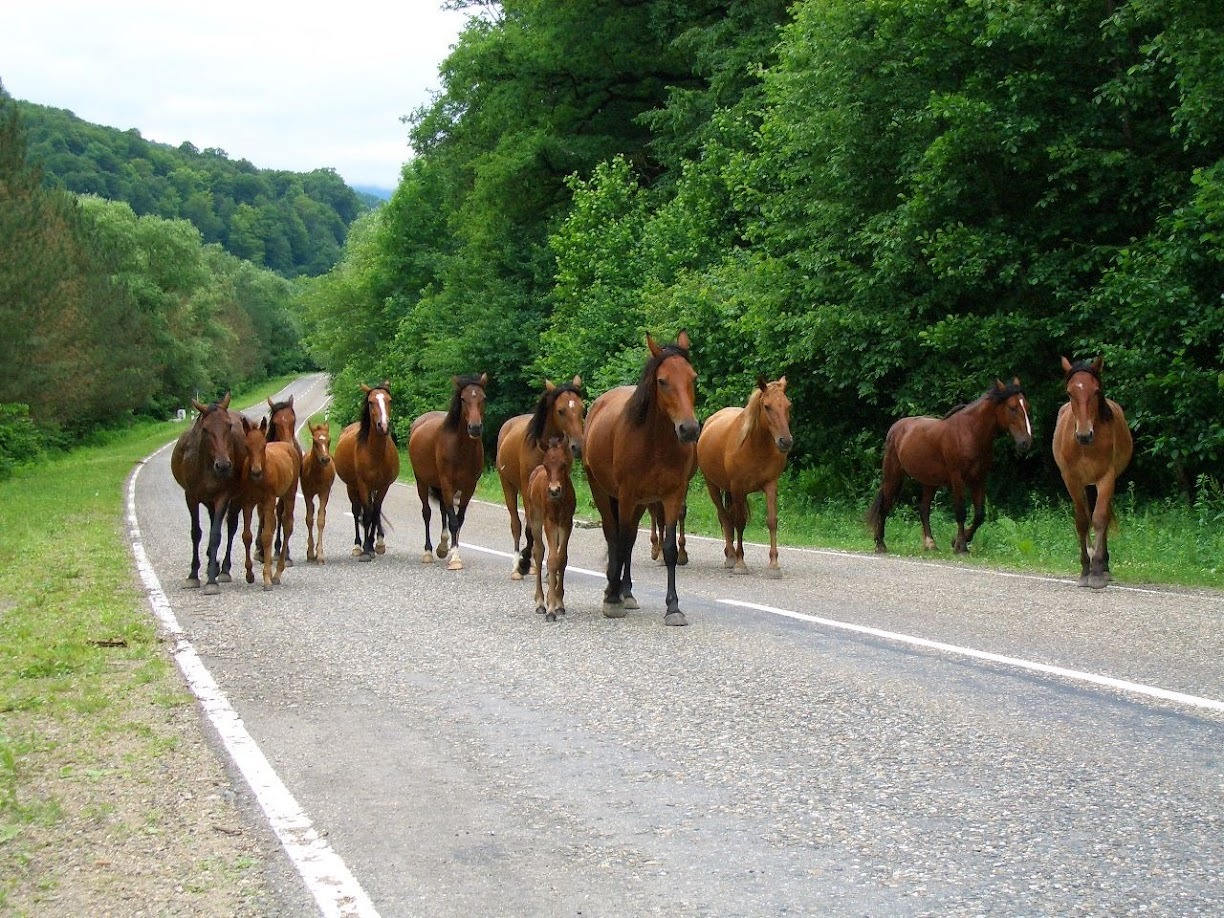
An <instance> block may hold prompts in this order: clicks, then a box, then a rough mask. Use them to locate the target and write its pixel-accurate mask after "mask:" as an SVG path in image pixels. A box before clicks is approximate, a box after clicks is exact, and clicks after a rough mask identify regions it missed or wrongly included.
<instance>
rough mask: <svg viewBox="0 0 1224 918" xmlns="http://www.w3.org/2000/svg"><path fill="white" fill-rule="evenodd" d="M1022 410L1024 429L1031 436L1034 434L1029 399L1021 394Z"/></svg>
mask: <svg viewBox="0 0 1224 918" xmlns="http://www.w3.org/2000/svg"><path fill="white" fill-rule="evenodd" d="M1020 410H1021V411H1023V412H1024V429H1025V431H1026V432H1027V433H1028V435H1029V436H1030V437H1032V436H1033V424H1032V422H1031V421H1030V420H1029V410H1028V399H1026V398H1025V397H1024V396H1023V395H1022V396H1020Z"/></svg>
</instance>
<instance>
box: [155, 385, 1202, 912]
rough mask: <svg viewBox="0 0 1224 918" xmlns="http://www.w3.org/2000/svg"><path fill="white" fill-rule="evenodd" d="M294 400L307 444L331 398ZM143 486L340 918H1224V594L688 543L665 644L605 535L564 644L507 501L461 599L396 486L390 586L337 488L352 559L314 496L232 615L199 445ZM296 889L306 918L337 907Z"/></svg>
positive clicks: (158, 462)
mask: <svg viewBox="0 0 1224 918" xmlns="http://www.w3.org/2000/svg"><path fill="white" fill-rule="evenodd" d="M288 391H294V392H295V403H296V406H297V408H298V416H299V420H304V419H305V418H306V417H307V416H308V411H310V410H315V409H317V408H318V407H319V406H320V405H321V404H322V400H323V398H324V397H325V394H326V393H325V382H324V380H323V379H322V378H321V377H307V378H304V379H303V380H301V381H299V382H298V383H296V384H295V385H294V386H293V387H291V389H290V390H286V392H288ZM249 414H250V416H252V417H256V416H258V411H257V410H255V409H252V411H251V412H249ZM578 486H579V487H580V488H581V487H585V485H584V484H581V483H579V485H578ZM134 492H135V509H136V521H137V523H138V525H139V528H140V533H141V537H142V540H143V545H144V548H145V550H146V552H147V554H148V557H149V560H150V562H151V565H152V568H153V569H154V570H155V571H156V574H157V577H158V578H159V579H160V582H161V585H162V587H163V588H164V590H165V593H166V595H167V597H168V600H169V603H170V606H171V607H172V609H173V614H174V616H175V617H176V618H177V620H178V622H179V623H180V624H181V625H182V627H183V629H184V631H185V632H186V636H187V637H188V638H189V640H190V642H191V645H192V646H193V647H194V649H195V651H196V652H197V653H198V654H199V657H200V659H201V660H202V662H203V664H204V666H206V667H207V670H208V671H209V672H210V673H211V675H212V677H213V678H214V679H215V680H216V682H217V685H218V686H219V688H220V691H221V692H222V693H224V696H225V697H226V698H227V699H228V702H229V704H230V705H232V707H233V709H234V711H235V712H236V713H237V714H238V716H239V717H240V718H241V721H242V723H243V724H245V727H246V729H247V731H249V733H250V735H251V737H252V738H253V739H254V740H255V742H256V743H257V744H258V747H259V749H260V750H262V753H263V755H264V756H266V758H267V760H268V762H269V763H270V764H271V766H272V768H274V769H275V772H276V774H277V775H279V778H280V780H281V781H283V782H284V785H285V787H286V788H287V789H288V791H289V792H290V793H291V794H292V797H293V799H295V800H296V801H297V802H298V804H300V806H301V808H302V810H303V811H304V813H305V815H306V816H307V817H308V818H309V819H310V820H311V821H312V822H313V825H314V827H315V828H316V829H317V830H318V832H319V833H320V835H321V836H322V837H325V839H326V841H327V843H329V844H330V847H331V850H332V851H333V852H334V853H335V855H338V857H339V858H341V859H342V860H343V863H344V864H345V865H347V868H348V870H349V871H350V872H351V875H352V877H353V878H354V880H355V883H356V884H358V885H359V889H360V890H362V891H364V894H365V895H366V896H368V902H364V901H356V902H354V901H344V902H341V903H340V904H339V905H338V906H337V907H336V909H335V910H334V912H332V913H335V914H373V913H375V910H376V911H377V913H380V914H382V915H388V916H390V915H431V916H433V915H436V916H465V918H466V916H472V915H499V916H552V915H557V916H563V915H573V916H578V915H581V916H630V915H634V916H636V915H669V916H677V915H679V916H688V915H712V916H734V915H744V916H763V915H889V916H892V915H941V916H942V915H982V914H988V915H1003V914H1006V915H1099V914H1111V915H1115V914H1116V915H1124V914H1132V913H1135V914H1137V913H1140V912H1142V913H1144V914H1147V915H1199V914H1202V915H1207V914H1221V913H1224V594H1220V593H1214V592H1199V591H1179V590H1167V591H1166V590H1138V589H1127V588H1120V587H1117V586H1112V587H1110V588H1108V589H1106V590H1104V591H1101V592H1093V591H1088V590H1084V589H1078V588H1077V587H1076V586H1075V585H1074V582H1073V581H1072V580H1071V579H1058V578H1045V577H1031V576H1018V575H1005V574H997V573H992V572H989V571H985V570H980V569H975V568H968V567H962V566H960V565H957V564H956V563H955V562H950V561H943V562H941V561H931V562H925V561H912V560H905V559H896V558H887V557H876V556H874V555H858V554H848V553H840V552H828V551H804V550H799V549H788V548H786V547H785V546H783V549H782V556H781V561H782V565H783V570H784V576H783V577H782V578H781V579H778V580H771V579H768V578H765V577H764V576H762V575H761V568H762V567H763V565H764V563H765V554H766V551H765V549H764V548H761V547H757V548H755V549H753V550H751V551H750V553H749V557H748V562H749V565H750V566H751V567H752V568H753V573H752V575H751V576H748V577H736V576H733V575H731V574H729V573H727V572H725V571H724V570H723V569H722V550H721V544H720V543H714V542H712V541H709V540H702V539H696V538H690V540H689V552H690V556H691V561H690V563H689V565H688V567H686V568H682V569H681V571H680V574H679V589H680V600H681V607H682V608H683V609H684V611H685V613H686V615H687V616H688V619H689V621H690V623H691V624H690V626H689V627H687V628H668V627H665V626H664V625H663V622H662V609H663V600H662V597H663V592H664V587H665V578H664V576H663V573H664V572H663V570H662V568H660V567H656V566H655V565H653V564H651V563H650V562H649V555H648V551H647V547H648V540H646V539H645V538H644V537H643V538H642V539H640V540H639V543H638V548H637V551H636V552H635V560H636V565H635V567H636V570H635V577H636V579H637V584H636V586H637V589H636V593H637V595H638V598H639V600H640V601H641V602H642V606H643V609H642V611H639V612H631V613H630V614H629V617H627V618H625V619H621V620H609V619H605V618H603V617H602V615H601V614H600V612H599V603H600V598H601V596H602V575H601V574H599V573H598V572H599V571H600V570H601V568H602V565H603V545H602V538H601V536H600V535H599V531H598V529H579V530H576V532H575V534H574V538H573V540H572V542H571V549H570V568H571V570H570V574H569V578H568V591H567V597H566V598H567V602H566V605H567V608H568V610H569V614H568V615H567V616H566V617H565V619H564V620H563V621H561V622H558V623H556V624H546V623H545V622H543V620H542V616H537V615H536V614H535V613H534V611H533V608H534V604H533V602H532V586H531V582H530V581H526V580H525V581H523V582H521V583H515V582H512V581H511V580H510V578H509V570H510V558H509V554H508V549H509V548H510V546H509V544H508V543H509V528H508V525H507V518H506V511H505V508H504V507H502V506H499V505H497V506H495V505H491V504H483V503H475V502H474V503H473V504H472V506H471V507H470V508H469V513H468V519H467V523H466V525H465V528H464V531H463V533H462V542H461V547H462V554H463V557H464V560H465V563H466V565H467V566H466V569H465V570H463V571H461V572H454V573H452V572H448V571H447V570H446V569H445V565H444V564H441V563H437V562H435V563H434V564H432V565H428V566H427V565H424V564H422V563H421V561H420V556H421V551H422V544H423V534H422V525H421V517H420V505H419V502H418V501H417V497H416V491H415V488H412V487H404V486H397V487H396V488H395V489H394V490H393V494H392V495H391V497H390V498H389V499H388V501H387V504H386V507H385V513H386V516H387V518H388V520H389V521H390V524H391V526H392V527H393V528H392V529H391V530H390V531H389V532H388V536H387V543H388V551H387V554H386V555H385V556H383V557H381V558H379V559H378V560H376V561H375V562H373V563H359V562H357V561H356V560H355V559H353V558H352V557H350V556H349V548H350V546H351V544H352V519H351V517H350V516H349V515H348V513H347V509H348V508H347V500H346V498H345V496H344V491H343V485H342V484H341V483H340V482H339V481H337V485H336V489H335V491H334V492H333V495H332V502H331V507H330V510H331V516H330V520H329V526H328V537H327V558H328V561H327V564H326V565H324V566H322V567H319V566H314V565H307V564H305V562H304V558H305V536H304V534H303V528H304V523H303V522H302V513H303V511H302V507H301V503H300V500H299V504H298V526H297V530H296V532H295V534H294V538H293V551H294V556H295V559H296V560H297V562H298V563H297V566H296V567H295V568H293V569H291V570H289V571H287V572H286V575H285V579H284V584H283V585H282V586H280V587H278V588H276V589H275V590H274V591H273V592H272V593H270V594H269V593H264V592H262V590H261V589H260V585H259V583H258V579H257V582H256V584H255V585H253V586H247V585H246V584H245V583H237V582H236V583H234V584H230V585H223V587H222V592H221V594H220V595H219V596H212V597H206V596H202V595H200V592H199V591H198V590H195V591H187V590H183V589H180V585H181V583H182V580H183V577H184V576H185V574H186V569H187V563H188V560H189V551H190V544H189V539H188V534H187V531H188V530H187V514H186V510H185V509H184V507H183V501H182V496H181V492H180V491H179V490H178V488H177V486H176V485H175V484H174V482H173V479H172V478H171V476H170V471H169V451H168V450H165V451H163V452H161V453H159V454H157V455H156V456H154V457H153V458H152V459H151V460H150V461H149V462H148V463H147V464H146V465H145V466H144V467H143V469H142V470H141V471H140V473H139V477H138V478H137V480H136V483H135V489H134ZM437 516H438V514H437V513H436V512H435V514H434V525H435V527H436V525H437ZM1067 526H1068V539H1067V545H1068V564H1069V565H1070V564H1071V562H1072V548H1073V533H1072V526H1071V521H1070V517H1069V516H1068V524H1067ZM239 547H241V545H240V542H239ZM1115 556H1116V562H1117V563H1119V564H1125V563H1126V562H1125V539H1124V538H1123V539H1122V540H1120V541H1119V545H1118V550H1117V551H1116V552H1115ZM945 558H946V556H945ZM253 816H254V818H258V813H254V812H253ZM287 865H288V861H287V860H286V863H285V865H281V867H280V868H278V869H281V870H282V877H283V878H284V881H283V883H282V886H283V894H284V896H285V901H284V914H286V915H289V914H301V913H303V910H314V909H316V908H317V907H316V906H314V905H312V901H313V900H312V898H311V893H310V892H309V891H307V890H306V888H305V885H304V884H303V883H301V882H300V881H298V880H297V878H296V876H295V875H294V874H293V872H292V868H291V867H289V866H287ZM316 895H317V893H316ZM323 911H324V912H327V911H328V908H327V907H326V905H324V906H323Z"/></svg>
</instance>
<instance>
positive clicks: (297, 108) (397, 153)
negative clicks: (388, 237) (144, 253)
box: [0, 0, 467, 188]
mask: <svg viewBox="0 0 1224 918" xmlns="http://www.w3.org/2000/svg"><path fill="white" fill-rule="evenodd" d="M441 4H442V0H381V2H380V0H340V2H336V0H332V2H329V3H312V2H299V3H283V2H268V0H247V2H235V0H212V2H209V3H199V2H178V0H158V2H148V0H41V2H39V0H18V2H16V3H13V4H12V6H11V7H10V8H9V9H8V10H7V11H6V12H5V14H4V17H3V19H4V25H3V27H2V28H0V82H2V83H3V84H4V88H5V90H6V91H7V92H8V94H9V95H10V96H12V97H13V98H15V99H23V100H25V101H27V102H36V103H38V104H40V105H49V106H53V107H55V108H66V109H68V110H69V111H71V112H73V113H74V114H75V115H76V116H77V117H78V118H82V119H84V120H85V121H90V122H93V123H95V124H104V125H107V126H109V127H115V128H119V129H120V130H127V129H129V128H136V129H137V130H139V131H140V134H141V136H142V137H144V138H145V139H146V140H155V141H158V142H161V143H168V144H171V145H173V146H178V145H179V144H180V143H182V142H183V141H185V140H188V141H191V143H193V144H195V145H196V147H198V148H199V149H201V150H203V149H205V148H207V147H217V148H220V149H222V150H224V151H225V152H226V154H227V155H228V156H229V158H230V159H234V160H237V159H247V160H250V161H251V163H253V164H254V165H255V166H256V167H257V168H260V169H287V170H291V171H294V172H309V171H310V170H312V169H318V168H323V167H331V168H333V169H335V170H336V171H337V172H338V173H339V174H340V175H341V176H342V177H343V178H344V179H345V181H347V182H348V183H349V184H353V185H378V186H381V187H383V188H394V187H395V186H396V185H398V184H399V173H400V167H401V166H402V165H403V163H404V162H406V161H407V160H408V159H409V158H410V156H411V150H410V148H409V146H408V128H407V125H405V124H403V123H402V122H401V121H400V118H401V117H402V116H404V115H408V114H410V113H411V112H412V111H413V110H414V109H416V108H417V107H418V106H420V105H424V104H427V103H428V102H429V101H430V99H431V98H432V94H433V93H434V92H436V91H437V90H438V89H439V88H440V80H439V78H438V68H439V65H440V64H441V63H442V60H443V59H444V58H445V57H446V56H447V54H448V53H449V51H450V47H451V45H452V44H454V42H455V40H456V39H457V37H458V35H459V32H460V30H461V29H462V27H463V24H464V23H465V22H466V20H467V14H465V13H463V12H447V11H444V10H442V9H441ZM7 5H8V4H6V6H7Z"/></svg>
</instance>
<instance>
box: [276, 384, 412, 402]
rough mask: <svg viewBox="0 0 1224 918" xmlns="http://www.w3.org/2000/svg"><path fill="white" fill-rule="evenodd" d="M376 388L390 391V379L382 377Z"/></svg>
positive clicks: (290, 399) (291, 398) (291, 399)
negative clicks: (380, 383)
mask: <svg viewBox="0 0 1224 918" xmlns="http://www.w3.org/2000/svg"><path fill="white" fill-rule="evenodd" d="M378 388H380V389H386V390H387V391H388V392H390V391H391V380H389V379H384V380H383V381H382V385H380V386H379V387H378ZM289 401H291V402H292V401H293V397H292V396H290V398H289Z"/></svg>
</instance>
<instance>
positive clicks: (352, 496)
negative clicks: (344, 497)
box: [348, 488, 365, 558]
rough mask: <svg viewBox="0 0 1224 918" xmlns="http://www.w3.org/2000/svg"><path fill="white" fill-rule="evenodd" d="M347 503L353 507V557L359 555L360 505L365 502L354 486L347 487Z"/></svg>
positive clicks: (360, 541) (360, 542)
mask: <svg viewBox="0 0 1224 918" xmlns="http://www.w3.org/2000/svg"><path fill="white" fill-rule="evenodd" d="M348 496H349V503H350V504H351V505H352V508H353V557H354V558H357V557H360V556H361V551H362V549H361V544H362V540H361V519H362V507H364V506H365V503H364V502H363V501H362V499H361V492H360V491H359V490H358V489H356V488H349V492H348Z"/></svg>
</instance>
